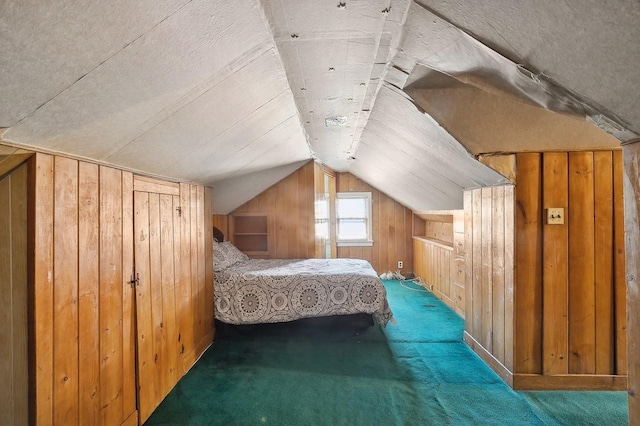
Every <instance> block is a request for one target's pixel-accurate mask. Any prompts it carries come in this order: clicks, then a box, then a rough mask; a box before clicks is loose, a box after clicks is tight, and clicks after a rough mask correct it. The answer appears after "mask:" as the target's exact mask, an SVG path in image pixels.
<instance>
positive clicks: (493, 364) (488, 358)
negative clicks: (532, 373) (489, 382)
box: [463, 331, 513, 387]
mask: <svg viewBox="0 0 640 426" xmlns="http://www.w3.org/2000/svg"><path fill="white" fill-rule="evenodd" d="M463 338H464V341H465V343H466V344H467V346H469V347H470V348H471V350H473V351H474V352H475V353H476V354H477V355H478V356H479V357H480V359H482V360H483V361H484V362H485V363H486V364H487V365H488V366H489V367H490V368H491V369H492V370H493V372H494V373H496V374H497V375H498V376H500V378H501V379H502V380H503V381H504V382H505V383H506V384H508V385H509V386H511V387H513V373H512V372H511V371H509V369H508V368H507V367H505V366H504V364H502V363H501V362H500V361H499V360H498V359H497V358H496V357H494V356H493V355H492V354H491V353H490V352H489V351H487V350H486V349H485V348H484V347H483V346H482V345H481V344H480V342H478V341H477V340H476V339H474V338H473V336H471V335H470V334H469V333H467V332H466V331H465V332H464V336H463Z"/></svg>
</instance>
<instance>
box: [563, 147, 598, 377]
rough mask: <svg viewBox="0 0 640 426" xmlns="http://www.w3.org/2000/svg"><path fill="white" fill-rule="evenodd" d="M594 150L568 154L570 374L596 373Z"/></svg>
mask: <svg viewBox="0 0 640 426" xmlns="http://www.w3.org/2000/svg"><path fill="white" fill-rule="evenodd" d="M593 172H594V170H593V153H591V152H572V153H569V199H570V200H571V202H570V204H569V213H568V217H569V318H570V321H569V353H570V358H569V373H573V374H594V373H595V288H594V272H595V271H594V261H595V258H594V250H593V247H594V243H595V237H594V227H593V217H594V214H595V212H594V176H593Z"/></svg>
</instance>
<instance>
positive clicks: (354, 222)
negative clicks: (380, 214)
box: [338, 219, 367, 240]
mask: <svg viewBox="0 0 640 426" xmlns="http://www.w3.org/2000/svg"><path fill="white" fill-rule="evenodd" d="M338 239H339V240H366V239H367V220H366V219H341V220H338Z"/></svg>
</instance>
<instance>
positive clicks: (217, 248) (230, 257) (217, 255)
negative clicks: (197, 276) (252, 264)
mask: <svg viewBox="0 0 640 426" xmlns="http://www.w3.org/2000/svg"><path fill="white" fill-rule="evenodd" d="M245 260H249V256H247V255H246V254H244V253H243V252H241V251H240V250H238V249H237V248H236V246H234V245H233V244H231V242H230V241H225V242H223V243H219V242H216V241H214V242H213V270H214V271H216V272H220V271H222V270H223V269H226V268H228V267H229V266H231V265H233V264H236V263H238V262H244V261H245Z"/></svg>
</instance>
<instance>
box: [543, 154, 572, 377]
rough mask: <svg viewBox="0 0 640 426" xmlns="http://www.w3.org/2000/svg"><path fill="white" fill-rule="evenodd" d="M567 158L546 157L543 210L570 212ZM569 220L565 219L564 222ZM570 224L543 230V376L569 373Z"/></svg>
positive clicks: (548, 226) (552, 226)
mask: <svg viewBox="0 0 640 426" xmlns="http://www.w3.org/2000/svg"><path fill="white" fill-rule="evenodd" d="M568 161H569V160H568V155H567V153H563V152H553V153H544V154H543V189H542V190H543V208H544V209H548V208H550V207H552V208H563V209H564V211H565V216H566V214H567V213H568V211H569V188H568V184H569V178H568V175H567V173H568V169H567V165H568ZM565 219H566V218H565ZM568 244H569V233H568V221H566V220H565V223H564V224H563V225H546V224H545V225H544V228H543V256H544V258H543V271H542V280H543V305H544V321H543V333H542V334H543V342H542V351H543V354H542V365H543V374H567V373H568V372H569V346H568V343H569V299H568V290H567V285H568V274H569V271H568V265H569V247H568Z"/></svg>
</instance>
